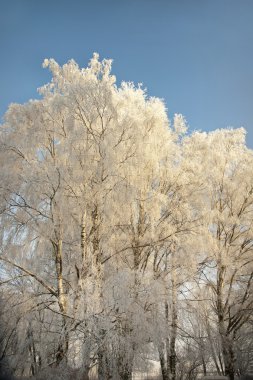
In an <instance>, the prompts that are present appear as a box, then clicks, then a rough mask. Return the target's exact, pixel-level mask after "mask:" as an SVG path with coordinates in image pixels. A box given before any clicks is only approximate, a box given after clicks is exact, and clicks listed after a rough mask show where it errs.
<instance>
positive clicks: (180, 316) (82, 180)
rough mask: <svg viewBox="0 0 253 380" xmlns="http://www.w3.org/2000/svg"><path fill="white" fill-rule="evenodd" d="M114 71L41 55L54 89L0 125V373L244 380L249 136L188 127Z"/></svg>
mask: <svg viewBox="0 0 253 380" xmlns="http://www.w3.org/2000/svg"><path fill="white" fill-rule="evenodd" d="M111 65H112V61H111V60H106V59H104V60H102V61H101V60H100V59H99V56H98V54H96V53H94V55H93V58H92V59H91V60H90V63H89V65H88V67H86V68H79V66H78V65H77V63H76V62H75V61H74V60H70V61H69V62H67V63H66V64H64V65H63V66H60V65H59V64H58V63H57V62H56V61H55V60H54V59H45V60H44V63H43V66H44V67H45V68H49V70H50V71H51V73H52V80H51V82H50V83H48V84H46V85H45V86H43V87H41V88H40V89H39V90H38V91H39V94H40V98H39V99H37V100H30V101H29V102H27V103H26V104H22V105H20V104H11V105H10V106H9V108H8V110H7V112H6V113H5V116H4V120H3V123H2V124H1V126H0V162H1V171H0V239H1V246H0V368H1V373H3V374H6V375H11V376H14V377H15V378H16V379H28V378H31V379H36V380H44V379H47V380H51V379H56V380H57V379H79V380H87V379H98V380H109V379H111V380H130V379H132V378H134V374H137V373H139V374H145V373H147V372H148V371H150V373H151V372H152V371H153V370H155V369H156V370H158V371H159V372H160V378H161V379H162V380H195V379H197V378H201V377H202V376H205V375H208V374H216V375H225V376H228V378H229V380H234V378H235V377H236V376H239V377H240V376H242V375H244V374H246V373H250V372H253V313H252V308H253V170H252V168H253V151H252V150H251V149H249V148H248V147H247V145H246V143H245V135H246V132H245V130H244V129H243V128H239V129H231V128H230V129H229V128H228V129H217V130H213V131H211V132H202V131H191V132H190V131H189V130H188V127H187V122H186V120H185V118H184V116H182V115H181V114H175V115H174V116H173V117H172V119H171V120H169V118H168V111H167V109H166V107H165V104H164V102H163V101H162V100H160V99H158V98H155V97H149V96H148V95H147V92H146V90H145V89H143V87H142V86H141V85H137V86H136V85H134V84H133V83H132V82H130V83H129V82H122V83H121V84H120V85H119V84H117V82H116V78H115V76H114V75H112V74H111ZM172 96H173V94H172ZM214 127H215V126H214ZM203 128H204V126H203ZM142 378H145V377H142Z"/></svg>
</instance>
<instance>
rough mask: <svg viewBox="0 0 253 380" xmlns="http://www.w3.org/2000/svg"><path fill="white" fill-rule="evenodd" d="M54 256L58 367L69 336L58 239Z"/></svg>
mask: <svg viewBox="0 0 253 380" xmlns="http://www.w3.org/2000/svg"><path fill="white" fill-rule="evenodd" d="M53 247H54V254H55V267H56V274H57V293H58V305H59V309H60V312H61V315H62V331H63V335H62V336H61V337H60V342H59V344H58V349H57V353H56V365H59V364H60V362H61V361H62V360H63V359H67V358H66V354H67V352H68V346H69V336H68V331H67V317H66V311H67V302H66V294H65V291H64V285H63V267H62V240H61V239H59V240H58V242H57V244H56V243H53Z"/></svg>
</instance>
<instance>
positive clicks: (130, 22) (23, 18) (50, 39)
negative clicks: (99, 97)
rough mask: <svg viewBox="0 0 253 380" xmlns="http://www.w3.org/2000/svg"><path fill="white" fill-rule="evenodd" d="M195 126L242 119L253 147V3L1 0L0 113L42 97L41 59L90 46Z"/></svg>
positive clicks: (80, 52)
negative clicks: (14, 103)
mask: <svg viewBox="0 0 253 380" xmlns="http://www.w3.org/2000/svg"><path fill="white" fill-rule="evenodd" d="M94 51H96V52H98V53H99V54H100V56H101V58H112V59H113V60H114V64H113V73H114V74H115V75H116V76H117V79H118V83H120V82H121V81H122V80H126V81H134V82H135V83H138V82H141V83H143V85H144V87H146V88H147V89H148V94H149V95H151V96H158V97H161V98H163V99H164V100H165V103H166V106H167V108H168V114H169V117H170V118H172V116H173V114H174V113H182V114H183V115H184V116H185V117H186V119H187V121H188V123H189V125H190V128H191V129H192V130H193V129H202V130H213V129H216V128H223V127H229V126H232V127H241V126H244V127H245V128H246V130H247V131H248V137H247V142H248V145H249V146H250V147H252V148H253V0H1V1H0V52H1V58H0V116H3V114H4V112H5V111H6V109H7V107H8V104H9V103H11V102H20V103H23V102H26V101H27V100H29V99H30V98H35V97H38V95H37V92H36V89H37V88H38V87H40V86H41V85H43V84H44V83H46V82H48V81H50V79H51V77H50V74H49V72H48V71H47V70H45V69H42V67H41V64H42V61H43V59H44V58H51V57H52V58H55V59H56V60H57V61H58V62H59V63H60V64H63V63H65V62H66V61H67V60H69V59H71V58H74V59H75V60H76V61H77V62H78V64H79V65H80V66H82V67H84V66H86V65H87V63H88V61H89V59H90V58H91V56H92V53H93V52H94Z"/></svg>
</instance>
